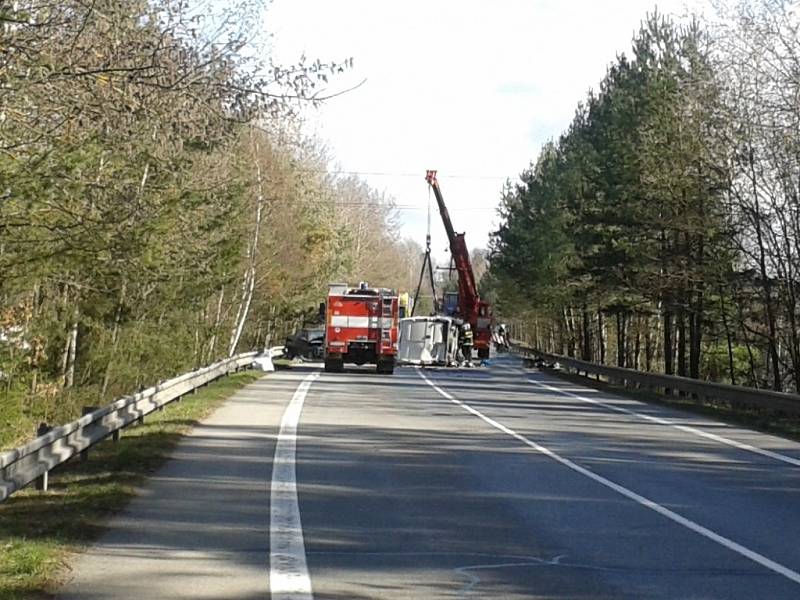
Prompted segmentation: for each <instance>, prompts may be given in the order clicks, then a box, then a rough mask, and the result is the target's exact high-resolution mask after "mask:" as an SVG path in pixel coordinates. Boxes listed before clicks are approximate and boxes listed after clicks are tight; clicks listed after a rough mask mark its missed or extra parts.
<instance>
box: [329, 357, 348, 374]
mask: <svg viewBox="0 0 800 600" xmlns="http://www.w3.org/2000/svg"><path fill="white" fill-rule="evenodd" d="M342 371H344V361H343V360H337V359H335V358H326V359H325V372H326V373H341V372H342Z"/></svg>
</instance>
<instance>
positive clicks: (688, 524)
mask: <svg viewBox="0 0 800 600" xmlns="http://www.w3.org/2000/svg"><path fill="white" fill-rule="evenodd" d="M417 373H419V376H420V377H422V379H423V380H425V382H426V383H427V384H428V385H430V386H431V387H432V388H433V389H434V390H436V391H437V392H438V393H439V394H440V395H441V396H443V397H445V398H447V399H448V400H450V401H451V402H453V403H454V404H457V405H458V406H460V407H461V408H463V409H464V410H466V411H467V412H469V413H471V414H473V415H475V416H476V417H478V418H479V419H481V420H482V421H484V422H486V423H488V424H489V425H491V426H492V427H494V428H495V429H499V430H500V431H502V432H503V433H506V434H508V435H510V436H511V437H513V438H515V439H517V440H519V441H520V442H522V443H523V444H525V445H526V446H529V447H530V448H533V449H534V450H536V451H537V452H540V453H541V454H544V455H545V456H547V457H549V458H552V459H553V460H555V461H556V462H559V463H561V464H562V465H564V466H565V467H567V468H569V469H572V470H573V471H575V472H576V473H580V474H581V475H583V476H584V477H588V478H589V479H592V480H594V481H596V482H597V483H599V484H600V485H603V486H605V487H607V488H609V489H610V490H613V491H615V492H617V493H618V494H620V495H622V496H625V497H626V498H628V499H630V500H633V501H634V502H636V503H637V504H640V505H641V506H644V507H645V508H649V509H650V510H652V511H654V512H657V513H658V514H660V515H662V516H664V517H666V518H668V519H670V520H671V521H674V522H675V523H678V524H679V525H682V526H683V527H685V528H686V529H689V530H691V531H694V532H695V533H698V534H700V535H701V536H703V537H704V538H707V539H709V540H711V541H713V542H716V543H717V544H719V545H720V546H724V547H725V548H727V549H729V550H732V551H733V552H736V553H737V554H739V555H741V556H744V557H745V558H747V559H750V560H751V561H753V562H755V563H758V564H759V565H761V566H763V567H766V568H767V569H769V570H770V571H773V572H775V573H777V574H779V575H782V576H783V577H785V578H786V579H789V580H791V581H793V582H795V583H800V573H797V572H795V571H792V570H791V569H789V568H787V567H785V566H783V565H782V564H780V563H777V562H775V561H774V560H771V559H769V558H767V557H766V556H764V555H762V554H759V553H758V552H755V551H753V550H750V549H749V548H746V547H745V546H742V545H741V544H738V543H737V542H734V541H733V540H731V539H728V538H726V537H724V536H722V535H720V534H718V533H715V532H714V531H711V530H710V529H708V528H707V527H703V526H702V525H700V524H699V523H695V522H694V521H692V520H690V519H687V518H686V517H684V516H681V515H679V514H678V513H676V512H674V511H672V510H670V509H668V508H666V507H665V506H661V505H660V504H658V503H657V502H654V501H652V500H650V499H648V498H645V497H644V496H641V495H639V494H637V493H636V492H634V491H632V490H629V489H628V488H626V487H623V486H621V485H619V484H618V483H614V482H613V481H611V480H610V479H606V478H605V477H603V476H602V475H598V474H597V473H593V472H592V471H590V470H589V469H586V468H584V467H582V466H580V465H578V464H576V463H574V462H572V461H571V460H569V459H567V458H564V457H563V456H560V455H559V454H556V453H555V452H553V451H552V450H550V449H548V448H545V447H544V446H542V445H540V444H537V443H536V442H534V441H531V440H529V439H528V438H526V437H525V436H524V435H522V434H520V433H517V432H516V431H514V430H513V429H510V428H508V427H506V426H505V425H503V424H502V423H499V422H497V421H495V420H494V419H492V418H491V417H487V416H486V415H484V414H483V413H482V412H480V411H479V410H476V409H474V408H472V407H471V406H470V405H468V404H466V403H465V402H462V401H461V400H458V399H457V398H455V397H453V396H452V395H450V394H449V393H448V392H446V391H445V390H443V389H442V388H440V387H439V386H438V385H436V384H435V383H433V382H432V381H431V380H430V379H428V378H427V377H426V376H425V374H424V373H423V372H422V371H421V370H419V369H418V370H417Z"/></svg>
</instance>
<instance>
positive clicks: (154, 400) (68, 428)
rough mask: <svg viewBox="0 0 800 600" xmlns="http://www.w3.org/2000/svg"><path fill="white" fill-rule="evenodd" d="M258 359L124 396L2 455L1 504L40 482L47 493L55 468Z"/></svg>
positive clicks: (240, 359) (232, 361)
mask: <svg viewBox="0 0 800 600" xmlns="http://www.w3.org/2000/svg"><path fill="white" fill-rule="evenodd" d="M255 356H256V353H255V352H246V353H244V354H239V355H237V356H234V357H232V358H227V359H225V360H221V361H219V362H216V363H214V364H212V365H210V366H208V367H203V368H200V369H197V370H195V371H191V372H189V373H185V374H183V375H179V376H178V377H174V378H173V379H168V380H166V381H162V382H161V383H159V384H158V385H156V386H153V387H151V388H148V389H146V390H143V391H141V392H139V393H138V394H134V395H133V396H123V397H122V398H120V399H119V400H117V401H115V402H113V403H112V404H110V405H108V406H104V407H102V408H98V409H96V410H94V411H92V412H90V413H88V414H86V415H84V416H82V417H81V418H80V419H78V420H76V421H73V422H72V423H67V424H66V425H61V426H60V427H56V428H54V429H51V430H49V431H48V432H47V433H44V434H43V435H40V436H39V437H37V438H36V439H35V440H32V441H31V442H28V443H27V444H25V445H23V446H20V447H18V448H15V449H14V450H9V451H7V452H4V453H2V454H0V502H2V501H3V500H5V499H6V498H8V497H9V496H10V495H11V494H13V493H14V492H16V491H17V490H19V489H22V488H23V487H25V486H27V485H29V484H30V483H32V482H34V481H36V480H37V479H38V480H39V481H40V482H41V483H42V486H43V488H44V489H46V487H47V474H48V472H49V471H50V470H52V469H53V468H54V467H56V466H58V465H60V464H61V463H63V462H66V461H67V460H69V459H70V458H72V457H73V456H75V455H76V454H79V453H82V452H86V450H87V449H88V448H89V447H90V446H92V445H93V444H96V443H97V442H100V441H102V440H104V439H105V438H107V437H108V436H109V435H112V436H113V437H114V439H115V440H116V439H119V432H120V430H121V429H123V428H124V427H127V426H128V425H130V424H131V423H134V422H140V423H141V422H143V420H144V417H145V416H146V415H147V414H149V413H151V412H153V411H154V410H157V409H159V408H161V407H163V406H164V405H166V404H168V403H170V402H172V401H174V400H179V399H180V398H181V397H182V396H184V395H185V394H187V393H189V392H192V391H194V390H195V389H197V388H199V387H201V386H203V385H206V384H207V383H210V382H211V381H214V380H215V379H218V378H220V377H222V376H224V375H227V374H228V373H231V372H236V371H238V370H239V369H241V368H242V367H246V366H249V365H250V364H251V363H252V361H253V357H255Z"/></svg>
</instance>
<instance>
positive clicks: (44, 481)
mask: <svg viewBox="0 0 800 600" xmlns="http://www.w3.org/2000/svg"><path fill="white" fill-rule="evenodd" d="M51 429H53V428H52V427H50V426H49V425H48V424H47V423H44V422H42V423H39V427H37V428H36V437H41V436H43V435H44V434H46V433H47V432H48V431H50V430H51ZM49 483H50V472H49V471H45V472H44V473H42V474H41V475H40V476H39V477H37V478H36V489H37V490H39V491H40V492H46V491H47V487H48V485H49Z"/></svg>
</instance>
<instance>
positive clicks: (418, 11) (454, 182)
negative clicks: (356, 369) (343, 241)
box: [266, 0, 701, 260]
mask: <svg viewBox="0 0 800 600" xmlns="http://www.w3.org/2000/svg"><path fill="white" fill-rule="evenodd" d="M687 5H689V6H691V7H693V8H695V9H696V10H699V8H697V7H700V6H701V0H664V1H661V2H658V7H659V11H661V12H667V13H674V14H683V13H685V12H686V6H687ZM654 6H655V4H654V3H652V2H647V1H642V0H605V1H591V0H497V1H494V2H490V1H483V0H481V1H478V0H427V1H422V0H403V1H402V2H386V1H383V0H336V1H324V0H273V2H272V4H271V6H270V8H269V9H268V11H267V24H266V28H267V29H268V31H270V32H271V33H272V34H273V35H274V38H273V44H272V45H273V48H272V51H273V55H274V57H275V59H276V60H277V61H278V62H284V63H290V62H293V61H295V60H296V59H297V57H299V56H300V54H301V53H305V54H306V55H307V56H309V57H317V58H320V59H321V60H337V59H343V58H346V57H353V59H354V67H353V69H352V70H351V71H349V72H348V73H347V74H346V75H345V76H343V77H340V78H339V79H337V80H336V81H335V82H334V83H333V84H332V86H331V90H332V91H335V90H337V89H340V88H346V87H348V86H349V85H353V84H355V83H356V82H359V81H361V80H362V79H366V83H365V84H364V85H363V86H361V87H360V88H358V89H357V90H355V91H353V92H350V93H348V94H345V95H343V96H341V97H338V98H335V99H332V100H330V101H328V102H327V103H326V104H325V105H324V107H323V108H321V109H319V110H312V111H309V113H308V120H309V123H308V130H309V132H311V133H314V134H316V135H318V136H319V137H321V138H322V139H323V140H325V141H326V142H327V144H328V145H329V147H330V149H331V151H332V152H333V154H334V155H335V157H336V159H337V161H338V163H339V164H340V165H341V167H342V169H345V170H352V171H359V172H364V173H380V174H371V175H365V176H364V177H365V179H367V181H368V182H369V183H370V184H371V185H372V186H373V187H376V188H378V189H385V190H386V191H387V192H388V193H389V194H391V195H392V196H394V197H395V198H396V199H397V202H398V204H400V205H401V206H403V207H408V206H414V207H419V208H420V209H421V210H407V209H404V210H402V211H401V216H402V219H403V234H404V235H406V236H409V237H413V238H414V239H415V240H417V241H418V242H420V243H424V240H425V222H426V214H425V210H424V207H425V205H426V203H427V198H428V192H427V184H426V183H425V180H424V175H425V170H426V169H429V168H435V169H438V171H439V181H440V184H441V187H442V192H443V195H444V197H445V200H446V201H447V203H448V207H449V208H450V210H451V215H452V218H453V222H454V225H455V227H456V230H458V231H466V233H467V242H468V244H469V245H470V246H471V247H474V246H480V247H483V246H486V244H487V240H488V234H489V232H490V231H491V230H492V229H493V228H494V227H495V226H496V224H497V219H496V216H495V212H494V209H495V207H496V206H497V202H498V198H499V195H500V191H501V188H502V185H503V181H504V179H505V178H506V177H511V178H514V177H516V175H517V174H518V173H520V172H521V171H522V170H523V169H525V168H526V167H527V165H528V164H529V162H530V161H532V160H535V158H536V156H537V155H538V153H539V150H540V148H541V146H542V144H543V143H545V142H546V141H547V140H549V139H552V138H557V137H558V135H559V134H560V133H561V132H562V131H563V130H564V129H565V128H566V127H567V126H568V124H569V122H570V121H571V119H572V116H573V114H574V111H575V107H576V105H577V103H578V102H580V101H581V100H583V99H584V98H585V96H586V92H587V90H588V89H589V88H590V87H596V86H597V84H598V83H599V81H600V80H601V79H602V77H603V75H604V73H605V70H606V67H607V65H608V64H609V63H611V62H612V61H614V59H615V56H616V55H617V54H618V53H620V52H628V51H629V49H630V41H631V38H632V36H633V33H634V30H635V29H637V28H638V25H639V23H640V22H641V20H642V19H643V18H644V16H645V14H646V13H647V12H649V11H652V10H653V8H654ZM432 227H433V231H432V233H433V248H434V253H435V255H436V256H437V257H438V258H439V259H440V260H446V254H445V252H444V249H445V248H446V246H447V242H446V239H445V236H444V232H443V229H442V226H441V222H440V221H439V220H438V214H434V215H433V226H432Z"/></svg>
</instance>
